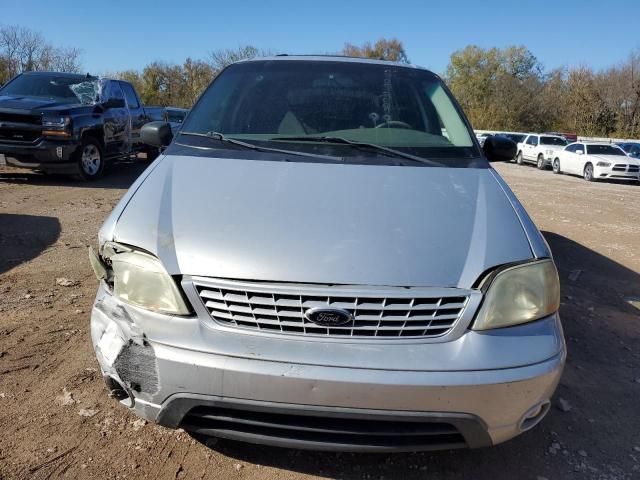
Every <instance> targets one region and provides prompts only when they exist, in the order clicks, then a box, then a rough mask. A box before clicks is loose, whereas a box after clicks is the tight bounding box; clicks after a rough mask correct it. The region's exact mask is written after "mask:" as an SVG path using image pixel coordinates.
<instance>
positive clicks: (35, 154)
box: [0, 139, 79, 172]
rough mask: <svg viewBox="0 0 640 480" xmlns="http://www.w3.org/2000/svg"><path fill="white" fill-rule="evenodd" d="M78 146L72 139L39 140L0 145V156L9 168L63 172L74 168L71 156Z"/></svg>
mask: <svg viewBox="0 0 640 480" xmlns="http://www.w3.org/2000/svg"><path fill="white" fill-rule="evenodd" d="M78 146H79V143H78V142H76V141H74V140H72V139H71V140H48V139H40V140H38V141H37V142H36V143H33V144H28V145H27V144H15V143H0V154H2V155H4V157H5V161H6V163H7V165H10V166H14V167H21V168H34V169H41V170H48V171H62V172H64V171H68V170H72V169H73V167H74V166H75V162H74V160H73V155H74V154H75V152H76V150H77V148H78Z"/></svg>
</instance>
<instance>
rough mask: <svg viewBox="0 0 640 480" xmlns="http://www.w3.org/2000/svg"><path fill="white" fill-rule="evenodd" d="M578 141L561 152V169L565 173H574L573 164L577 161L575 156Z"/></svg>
mask: <svg viewBox="0 0 640 480" xmlns="http://www.w3.org/2000/svg"><path fill="white" fill-rule="evenodd" d="M576 148H578V144H577V143H572V144H571V145H568V146H567V147H565V148H564V150H562V152H560V170H561V171H562V172H565V173H573V168H572V164H573V163H574V162H575V159H574V158H573V157H574V156H575V152H576Z"/></svg>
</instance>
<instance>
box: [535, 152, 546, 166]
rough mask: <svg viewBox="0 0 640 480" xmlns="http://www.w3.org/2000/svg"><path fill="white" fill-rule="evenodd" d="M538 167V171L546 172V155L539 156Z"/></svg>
mask: <svg viewBox="0 0 640 480" xmlns="http://www.w3.org/2000/svg"><path fill="white" fill-rule="evenodd" d="M536 167H538V170H544V168H545V165H544V155H542V154H540V155H538V161H537V162H536Z"/></svg>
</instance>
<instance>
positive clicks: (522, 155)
mask: <svg viewBox="0 0 640 480" xmlns="http://www.w3.org/2000/svg"><path fill="white" fill-rule="evenodd" d="M566 145H567V140H566V139H565V138H564V137H561V136H559V135H541V134H538V133H530V134H529V135H527V136H526V138H525V139H524V140H523V141H522V142H520V143H518V153H517V154H516V162H517V163H518V165H523V164H524V163H525V162H527V163H535V164H536V166H537V167H538V168H539V169H540V170H544V169H545V168H547V166H550V165H551V162H552V161H553V159H554V158H555V157H554V155H555V154H556V152H557V151H559V150H562V149H563V148H564V147H565V146H566Z"/></svg>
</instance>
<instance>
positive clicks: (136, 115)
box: [120, 81, 149, 150]
mask: <svg viewBox="0 0 640 480" xmlns="http://www.w3.org/2000/svg"><path fill="white" fill-rule="evenodd" d="M120 87H122V91H123V92H124V98H125V100H126V101H127V108H128V109H129V123H130V132H131V147H132V148H133V149H134V150H135V149H136V148H137V147H138V146H139V145H140V129H141V128H142V126H143V125H144V124H145V123H147V122H148V121H149V119H148V118H147V116H146V114H145V111H144V107H143V106H142V103H140V99H139V98H138V95H136V91H135V90H134V89H133V87H132V86H131V84H130V83H127V82H122V81H121V82H120Z"/></svg>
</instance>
